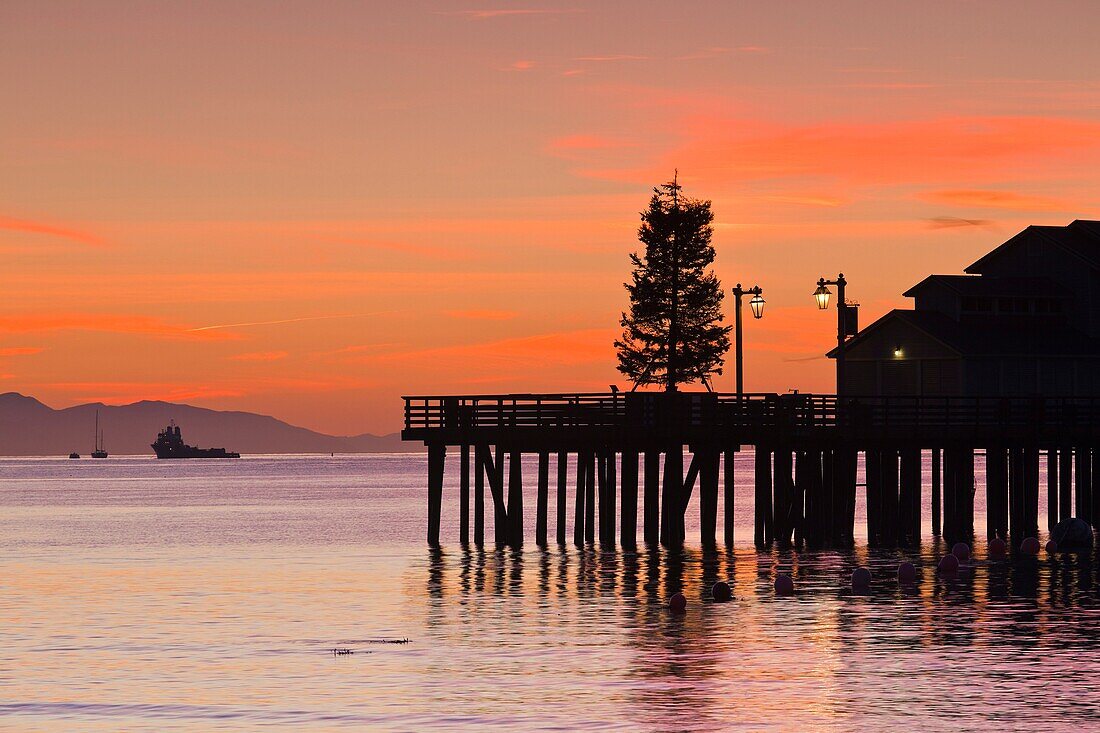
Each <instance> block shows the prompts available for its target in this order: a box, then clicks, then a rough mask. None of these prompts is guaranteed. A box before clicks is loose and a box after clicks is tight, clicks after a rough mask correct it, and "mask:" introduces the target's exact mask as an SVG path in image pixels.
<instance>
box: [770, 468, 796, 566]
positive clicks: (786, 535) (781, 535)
mask: <svg viewBox="0 0 1100 733" xmlns="http://www.w3.org/2000/svg"><path fill="white" fill-rule="evenodd" d="M773 455H774V458H773V459H772V460H773V470H774V478H773V487H774V488H773V489H772V491H773V494H774V501H773V507H774V508H773V510H772V519H773V521H774V522H775V529H774V532H773V537H774V539H775V541H776V542H778V543H779V546H780V547H790V545H791V535H792V533H793V532H794V523H793V521H792V520H793V519H794V517H793V514H794V510H793V503H794V496H793V495H794V479H793V477H792V475H791V472H792V470H793V456H792V455H791V450H790V448H777V449H776V451H775V453H774V454H773Z"/></svg>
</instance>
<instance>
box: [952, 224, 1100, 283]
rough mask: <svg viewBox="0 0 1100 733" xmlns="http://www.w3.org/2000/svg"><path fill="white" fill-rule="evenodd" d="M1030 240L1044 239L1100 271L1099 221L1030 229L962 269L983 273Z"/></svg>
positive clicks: (1034, 226)
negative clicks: (1013, 249) (1005, 253)
mask: <svg viewBox="0 0 1100 733" xmlns="http://www.w3.org/2000/svg"><path fill="white" fill-rule="evenodd" d="M1031 237H1042V238H1043V239H1045V240H1047V241H1049V242H1052V243H1054V244H1055V245H1057V246H1059V247H1061V248H1062V249H1064V250H1066V251H1067V252H1069V253H1071V254H1073V255H1075V256H1077V257H1079V258H1080V259H1081V260H1083V261H1084V262H1086V263H1087V264H1088V265H1090V266H1091V267H1095V268H1098V269H1100V221H1093V220H1089V219H1077V220H1076V221H1073V222H1071V223H1070V224H1068V225H1066V226H1064V227H1058V226H1036V225H1032V226H1029V227H1027V228H1026V229H1024V230H1023V231H1022V232H1020V233H1018V234H1016V235H1015V236H1014V237H1012V238H1011V239H1009V240H1008V241H1007V242H1005V243H1003V244H1001V245H1000V246H999V247H997V248H995V249H994V250H992V251H991V252H989V253H987V254H985V255H984V256H982V257H981V258H979V259H978V260H977V261H975V262H973V263H971V264H970V265H969V266H968V267H966V268H964V269H963V272H969V273H971V274H980V273H981V271H982V268H983V267H985V265H986V264H987V263H988V262H989V261H990V260H992V259H995V258H997V257H999V256H1000V255H1001V254H1003V253H1004V252H1005V250H1007V249H1009V248H1010V247H1014V246H1016V245H1017V244H1019V243H1020V242H1023V241H1025V240H1027V239H1029V238H1031Z"/></svg>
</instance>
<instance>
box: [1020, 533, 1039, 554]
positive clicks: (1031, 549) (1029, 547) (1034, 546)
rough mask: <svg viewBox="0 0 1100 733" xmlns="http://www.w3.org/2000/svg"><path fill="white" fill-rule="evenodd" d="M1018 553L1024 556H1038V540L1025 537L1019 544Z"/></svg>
mask: <svg viewBox="0 0 1100 733" xmlns="http://www.w3.org/2000/svg"><path fill="white" fill-rule="evenodd" d="M1020 552H1022V553H1024V554H1025V555H1038V554H1039V538H1038V537H1027V538H1025V539H1024V541H1023V542H1021V543H1020Z"/></svg>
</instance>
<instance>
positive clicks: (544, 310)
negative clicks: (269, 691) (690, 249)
mask: <svg viewBox="0 0 1100 733" xmlns="http://www.w3.org/2000/svg"><path fill="white" fill-rule="evenodd" d="M1097 27H1100V3H1096V2H1092V1H1091V0H1082V1H1080V2H1042V3H1039V2H1028V3H1022V2H1005V1H1004V0H1000V1H997V2H993V1H990V2H981V1H978V0H970V1H958V0H956V1H953V2H911V1H910V2H885V1H883V0H874V1H873V2H862V1H860V2H855V1H849V2H821V1H820V0H816V1H814V2H782V3H777V2H767V3H765V2H714V3H668V2H660V3H657V2H654V3H642V2H622V3H617V2H600V3H584V2H575V3H572V2H571V3H561V4H559V3H557V2H556V0H555V1H554V2H546V3H527V2H525V3H515V4H507V3H500V2H498V3H487V4H478V3H462V2H456V3H427V2H408V1H406V2H373V3H372V2H347V3H335V2H287V3H270V2H254V3H249V2H194V3H175V4H168V3H139V2H125V3H112V2H94V3H88V2H71V3H62V2H43V1H42V0H34V1H33V2H18V1H16V0H4V1H3V2H0V72H2V73H0V104H2V109H3V113H2V114H0V251H2V253H3V258H4V267H3V270H2V277H0V391H19V392H23V393H26V394H31V395H34V396H36V397H38V398H39V399H41V400H43V401H44V402H46V403H47V404H50V405H51V406H54V407H63V406H67V405H71V404H76V403H79V402H86V401H94V400H102V401H104V402H108V403H125V402H131V401H135V400H139V399H166V400H178V401H186V402H190V403H192V404H196V405H202V406H207V407H214V408H219V409H244V410H250V411H257V412H263V413H267V414H271V415H275V416H276V417H279V418H281V419H285V420H288V421H290V422H293V423H296V424H300V425H304V426H306V427H310V428H314V429H318V430H322V431H325V432H331V433H340V434H349V433H360V432H368V431H369V432H391V431H393V430H396V429H399V428H400V410H401V403H400V400H399V396H400V395H401V394H425V393H455V392H459V393H498V392H509V391H540V390H555V391H557V390H561V391H567V390H586V391H590V390H605V389H607V385H608V384H609V383H612V382H618V383H619V384H620V385H623V386H625V384H626V383H625V382H624V381H623V379H622V378H621V376H619V375H618V373H617V372H616V371H615V363H616V362H615V358H614V352H613V348H612V341H613V339H614V338H615V336H616V335H617V334H618V332H619V328H618V318H619V313H620V311H621V310H623V309H624V308H625V307H626V295H625V291H624V290H623V287H622V282H623V281H624V280H625V279H626V278H627V277H628V274H629V262H628V260H627V256H628V254H629V253H630V252H631V251H633V250H634V249H636V248H637V247H638V244H637V241H636V238H635V232H636V229H637V225H638V212H639V211H640V210H641V209H642V208H644V206H645V205H646V202H647V199H648V196H649V191H650V189H651V187H652V186H653V185H655V184H658V183H660V182H662V181H665V180H667V179H669V178H670V177H671V176H672V172H673V169H674V168H678V169H679V171H680V181H681V183H683V184H684V186H685V187H686V190H687V193H688V194H689V195H693V196H698V197H701V198H708V199H712V200H713V202H714V211H715V215H716V224H715V227H716V228H715V236H714V243H715V247H716V249H717V261H716V270H717V272H718V275H719V277H720V278H721V279H722V281H723V284H724V286H725V287H726V288H727V290H728V288H729V287H732V286H733V285H734V284H735V283H736V282H738V281H740V282H742V283H743V284H745V285H746V286H748V285H752V284H756V283H759V284H760V285H761V286H762V287H763V288H764V297H765V298H766V299H767V301H768V305H767V312H766V314H765V317H764V319H763V320H761V321H756V322H751V323H748V324H747V326H748V327H747V328H746V332H745V348H746V352H747V355H748V356H747V360H746V367H745V379H746V388H747V389H749V390H751V391H765V390H767V391H786V390H788V389H790V388H798V389H801V390H807V391H808V390H828V391H831V390H832V388H833V383H832V377H833V371H832V363H831V362H829V361H827V360H825V359H824V358H822V356H821V355H822V354H823V352H825V351H826V350H828V349H829V348H830V347H831V346H832V344H833V341H834V338H835V336H834V334H835V317H834V316H833V315H832V314H831V313H830V314H829V315H825V314H821V313H820V312H818V311H817V310H816V308H815V307H814V303H813V299H812V297H811V293H812V292H813V289H814V287H815V285H816V281H817V278H818V277H820V276H822V275H826V276H833V277H835V275H836V274H837V271H840V270H842V271H843V272H844V273H845V275H846V276H847V278H848V280H849V282H850V288H849V290H850V297H852V298H853V299H855V300H858V301H859V302H860V303H861V304H862V306H863V308H862V311H861V321H862V323H864V324H866V323H869V322H870V321H871V320H873V319H874V318H876V317H877V316H879V315H881V314H882V313H883V312H884V311H886V310H888V309H890V308H893V307H899V306H902V307H904V306H905V305H907V303H908V301H907V300H906V299H904V298H902V297H901V295H900V293H901V292H902V291H903V290H905V289H906V288H907V287H909V286H910V285H912V284H914V283H915V282H917V281H919V280H920V279H922V278H923V277H924V276H925V275H926V274H928V273H930V272H949V273H950V272H959V271H960V270H961V268H962V267H964V266H965V265H966V264H968V263H969V262H971V261H973V260H974V259H976V258H977V257H978V256H979V255H981V254H982V253H983V252H985V251H987V250H988V249H990V248H992V247H993V246H995V245H996V244H998V243H1000V242H1001V241H1003V240H1004V239H1006V238H1007V237H1008V236H1010V235H1011V234H1013V233H1015V232H1016V231H1017V230H1019V229H1021V228H1023V227H1024V226H1026V225H1027V224H1031V223H1035V224H1066V223H1068V222H1069V221H1071V220H1073V219H1075V218H1100V77H1098V75H1097V70H1098V69H1100V45H1098V44H1097V43H1096V28H1097ZM727 303H728V304H729V306H730V308H731V312H732V299H728V300H727ZM715 387H716V388H717V389H719V390H723V391H730V390H732V389H733V370H732V364H730V368H729V369H728V370H727V373H726V374H725V375H724V376H723V377H720V378H718V379H717V380H716V383H715Z"/></svg>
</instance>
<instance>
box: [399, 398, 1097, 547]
mask: <svg viewBox="0 0 1100 733" xmlns="http://www.w3.org/2000/svg"><path fill="white" fill-rule="evenodd" d="M404 400H405V427H404V430H403V431H402V438H403V439H404V440H415V441H422V442H424V443H425V445H426V446H427V447H428V452H429V467H428V484H429V486H428V488H429V492H428V494H429V502H428V504H429V512H428V514H429V516H428V541H429V543H431V544H438V541H439V524H440V511H441V509H440V507H441V493H442V478H443V470H444V463H445V457H446V452H447V448H448V447H457V448H459V450H460V456H461V460H460V469H459V470H460V537H461V539H462V541H463V542H467V541H469V508H470V503H469V498H470V496H469V490H470V470H471V468H472V470H473V478H474V490H475V496H474V542H475V543H480V542H482V541H483V537H484V505H483V501H484V499H483V491H484V486H486V485H488V486H489V488H490V493H491V499H492V508H493V513H494V519H495V521H494V535H495V541H496V542H497V543H499V544H511V545H516V544H520V543H522V541H523V525H522V503H523V499H524V490H523V471H522V466H521V458H522V454H523V453H536V454H538V456H539V471H538V477H537V494H536V501H537V502H538V511H537V521H536V537H535V539H536V542H538V543H545V542H546V541H547V527H548V518H547V513H548V509H547V504H548V501H549V499H548V496H549V487H548V484H549V475H550V470H549V468H550V459H551V456H553V457H554V459H555V462H556V466H555V468H556V469H557V470H556V477H557V496H556V505H557V522H558V532H557V540H558V541H559V542H564V541H565V537H564V525H565V512H566V505H567V497H566V495H567V493H568V488H569V487H568V483H569V482H568V478H569V476H568V474H569V466H568V462H569V461H568V459H569V456H570V455H575V456H576V459H575V469H576V481H575V483H574V485H573V494H574V506H575V521H574V533H575V534H574V540H575V541H577V542H592V541H595V538H596V507H597V505H598V507H599V540H600V542H601V544H612V543H614V542H615V541H616V534H618V538H619V542H621V543H622V544H623V545H626V546H630V545H633V544H634V542H635V538H634V534H635V531H636V527H635V526H634V524H635V521H634V517H635V515H636V513H637V506H638V487H639V478H641V483H642V486H643V489H644V495H643V499H644V526H643V529H644V538H645V541H646V542H657V541H660V542H661V543H663V544H665V545H670V546H676V545H678V544H680V543H682V542H683V525H684V521H683V517H684V512H685V511H686V510H687V508H688V504H689V502H690V500H691V498H692V494H693V491H694V489H695V487H696V485H698V488H699V491H698V503H699V511H700V519H701V526H702V540H703V542H704V543H705V544H709V543H712V542H714V541H715V539H714V535H715V527H716V522H717V497H718V490H719V476H720V475H721V476H722V478H723V480H724V489H725V492H726V501H725V505H726V506H727V507H732V505H733V501H732V500H733V492H734V491H735V490H736V487H735V486H734V485H733V484H734V476H733V471H732V456H733V454H734V453H736V452H737V451H739V450H740V449H741V447H742V446H753V447H754V449H755V452H756V461H755V472H756V476H755V479H754V486H753V487H752V489H753V491H754V494H755V498H756V532H755V537H754V540H755V542H756V543H757V545H758V546H767V545H770V544H772V543H779V544H789V543H792V542H793V543H803V544H807V545H810V546H830V545H846V544H850V543H851V538H852V534H853V523H854V507H855V492H856V489H857V486H863V487H865V488H866V492H867V495H866V498H867V505H868V536H869V538H870V540H871V542H872V543H873V544H879V545H893V544H904V543H911V542H915V541H919V539H920V532H921V526H920V516H921V508H922V506H923V504H922V497H921V491H922V486H921V477H922V475H923V472H924V462H925V461H926V460H927V461H929V462H930V464H931V468H932V496H931V501H932V514H933V527H932V529H933V532H934V533H939V532H940V531H941V523H942V532H943V534H944V535H945V536H946V537H948V539H950V540H952V541H954V540H956V539H964V540H965V539H967V538H969V537H972V535H973V504H974V502H973V497H974V490H975V485H976V481H975V478H974V454H975V452H976V451H984V452H985V453H986V455H987V460H986V477H985V478H986V481H985V484H986V488H987V492H988V496H987V502H988V507H989V511H988V526H987V534H988V535H989V537H990V538H992V537H997V536H1000V537H1005V538H1008V536H1009V534H1011V535H1013V536H1014V537H1016V538H1019V537H1023V536H1027V535H1032V534H1035V533H1037V531H1038V526H1037V524H1038V521H1037V520H1038V491H1039V486H1038V481H1039V461H1040V456H1041V455H1043V454H1045V456H1046V460H1047V466H1048V470H1047V476H1048V506H1050V507H1052V508H1053V509H1052V510H1051V511H1050V512H1049V515H1050V520H1051V523H1052V524H1053V522H1055V521H1057V520H1058V519H1060V518H1066V517H1068V516H1078V517H1081V518H1082V519H1085V520H1086V521H1088V522H1090V523H1091V518H1092V516H1093V515H1097V516H1100V507H1097V506H1094V503H1096V502H1097V500H1098V499H1100V491H1097V492H1094V491H1093V490H1092V482H1093V479H1092V477H1093V476H1096V475H1100V466H1094V463H1095V462H1096V461H1097V459H1098V457H1100V450H1097V448H1098V447H1100V400H1097V399H1093V398H1078V397H1064V398H1051V397H1046V398H1042V397H1023V398H997V397H907V396H900V397H859V396H847V395H845V396H844V397H843V398H838V397H837V396H836V395H821V394H797V393H796V394H782V395H781V394H746V395H734V394H720V393H708V392H678V393H671V394H666V393H588V394H509V395H476V396H408V397H405V398H404ZM685 447H686V448H687V449H688V450H689V451H690V454H691V455H690V459H689V461H688V464H687V466H686V471H685V466H684V465H683V463H684V460H683V458H684V448H685ZM471 450H472V452H473V462H472V463H471ZM506 457H507V463H508V472H507V476H508V482H507V484H508V485H507V486H505V479H504V477H505V471H504V468H505V459H506ZM639 458H641V459H642V467H641V469H640V467H639ZM723 464H724V468H723ZM857 473H858V474H859V475H858V476H857ZM597 489H598V490H597ZM616 505H617V506H618V507H619V508H620V511H619V512H616ZM479 507H481V510H480V511H479ZM617 515H621V516H619V519H620V532H619V533H616V531H615V527H616V517H617ZM1010 530H1011V531H1010ZM723 534H724V539H725V541H726V543H727V544H729V543H732V540H733V523H732V517H730V516H727V517H726V521H725V522H724V533H723Z"/></svg>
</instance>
